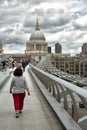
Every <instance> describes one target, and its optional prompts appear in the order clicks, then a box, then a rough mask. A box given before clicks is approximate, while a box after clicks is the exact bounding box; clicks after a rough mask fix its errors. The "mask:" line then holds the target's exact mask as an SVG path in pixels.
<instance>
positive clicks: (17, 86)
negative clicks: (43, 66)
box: [10, 67, 30, 118]
mask: <svg viewBox="0 0 87 130" xmlns="http://www.w3.org/2000/svg"><path fill="white" fill-rule="evenodd" d="M13 75H14V76H13V78H12V81H11V84H10V93H11V94H12V96H13V99H14V108H15V111H16V118H18V117H19V114H20V113H22V110H23V106H24V98H25V94H26V92H25V90H27V93H28V95H30V91H29V88H28V85H27V82H26V79H25V77H24V76H23V71H22V69H21V68H20V67H18V68H16V69H15V71H14V73H13Z"/></svg>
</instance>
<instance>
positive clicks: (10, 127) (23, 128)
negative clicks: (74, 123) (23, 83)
mask: <svg viewBox="0 0 87 130" xmlns="http://www.w3.org/2000/svg"><path fill="white" fill-rule="evenodd" d="M24 75H25V76H26V78H27V82H28V84H29V87H30V92H31V95H30V96H27V95H26V97H25V102H24V110H23V114H22V116H21V117H20V118H18V119H17V118H15V111H14V106H13V98H12V95H10V94H9V85H10V81H11V78H10V80H9V81H8V82H7V83H6V84H5V85H4V87H3V89H2V90H1V91H0V130H62V128H61V126H60V124H59V122H58V121H57V119H56V117H55V115H54V113H53V112H52V110H51V108H50V107H49V105H48V104H47V102H46V101H45V99H44V98H43V96H42V95H41V93H40V91H39V90H38V88H37V86H36V84H35V82H34V80H33V79H32V77H31V76H30V74H28V72H27V71H26V72H24Z"/></svg>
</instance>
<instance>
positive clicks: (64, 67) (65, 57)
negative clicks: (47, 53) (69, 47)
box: [51, 54, 87, 77]
mask: <svg viewBox="0 0 87 130" xmlns="http://www.w3.org/2000/svg"><path fill="white" fill-rule="evenodd" d="M51 61H52V64H53V65H55V66H56V67H57V68H58V69H59V70H61V71H64V72H68V73H69V74H74V75H79V76H81V77H83V76H84V77H87V58H85V56H83V55H82V54H80V55H79V56H70V54H59V55H58V54H52V56H51Z"/></svg>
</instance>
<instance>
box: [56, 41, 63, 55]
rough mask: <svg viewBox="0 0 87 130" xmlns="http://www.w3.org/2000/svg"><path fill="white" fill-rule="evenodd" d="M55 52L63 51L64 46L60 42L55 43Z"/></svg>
mask: <svg viewBox="0 0 87 130" xmlns="http://www.w3.org/2000/svg"><path fill="white" fill-rule="evenodd" d="M55 53H62V46H61V45H60V44H59V43H56V44H55Z"/></svg>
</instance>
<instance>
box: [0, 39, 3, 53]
mask: <svg viewBox="0 0 87 130" xmlns="http://www.w3.org/2000/svg"><path fill="white" fill-rule="evenodd" d="M2 53H3V45H2V41H0V54H2Z"/></svg>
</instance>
